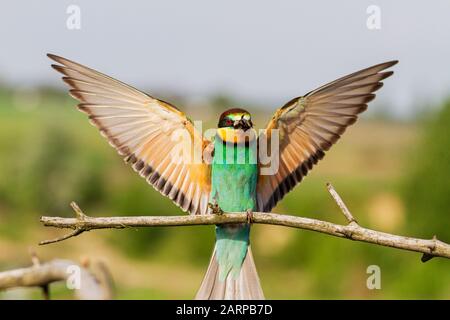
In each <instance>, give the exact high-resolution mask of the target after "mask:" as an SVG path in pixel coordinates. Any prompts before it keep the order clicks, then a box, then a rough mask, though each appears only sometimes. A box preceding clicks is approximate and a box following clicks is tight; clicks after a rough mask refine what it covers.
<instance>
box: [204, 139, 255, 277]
mask: <svg viewBox="0 0 450 320" xmlns="http://www.w3.org/2000/svg"><path fill="white" fill-rule="evenodd" d="M256 152H257V151H256V147H255V145H253V144H252V143H248V144H246V145H245V144H231V143H224V142H223V141H222V140H221V139H220V138H219V137H216V138H215V141H214V158H213V163H212V168H211V170H212V171H211V174H212V188H211V197H210V199H211V202H213V203H214V202H216V203H217V204H218V205H219V207H220V208H221V209H222V210H223V211H227V212H233V211H239V212H242V211H247V210H248V209H251V210H255V209H256V183H257V177H258V166H257V163H256V159H257V158H256V155H257V153H256ZM249 235H250V227H249V226H248V225H227V226H218V227H217V228H216V259H217V261H218V263H219V268H220V275H219V279H220V280H222V281H223V280H225V278H226V277H227V275H228V274H230V273H231V275H232V277H234V278H236V277H237V276H238V275H239V271H240V268H241V265H242V262H243V261H244V258H245V255H246V253H247V246H248V244H249Z"/></svg>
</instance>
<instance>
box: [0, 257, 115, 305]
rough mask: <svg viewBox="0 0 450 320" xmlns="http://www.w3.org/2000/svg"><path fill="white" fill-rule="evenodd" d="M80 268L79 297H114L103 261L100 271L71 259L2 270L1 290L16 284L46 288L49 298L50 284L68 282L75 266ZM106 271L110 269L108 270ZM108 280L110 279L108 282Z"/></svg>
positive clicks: (94, 298) (76, 295)
mask: <svg viewBox="0 0 450 320" xmlns="http://www.w3.org/2000/svg"><path fill="white" fill-rule="evenodd" d="M74 266H75V267H77V268H79V269H77V270H79V276H80V282H79V284H80V286H79V288H75V289H74V290H75V297H77V298H78V299H81V300H105V299H111V298H112V295H113V293H112V287H111V285H110V283H111V281H110V276H109V273H105V274H102V272H107V269H106V268H105V266H104V265H103V264H101V265H99V269H98V270H99V271H100V272H99V274H94V273H93V272H92V271H90V270H88V269H86V268H83V267H81V266H79V265H78V264H77V263H75V262H72V261H69V260H60V259H55V260H52V261H49V262H46V263H39V264H34V263H33V266H31V267H28V268H21V269H14V270H9V271H3V272H0V290H5V289H9V288H15V287H41V288H46V290H47V292H45V291H44V297H45V298H46V299H47V297H48V296H46V295H45V294H47V295H48V294H49V293H48V286H49V285H50V284H51V283H53V282H57V281H67V280H68V279H69V277H70V276H72V275H74V274H75V273H74V272H73V270H74V269H73V267H74ZM105 270H106V271H105ZM107 280H108V281H107Z"/></svg>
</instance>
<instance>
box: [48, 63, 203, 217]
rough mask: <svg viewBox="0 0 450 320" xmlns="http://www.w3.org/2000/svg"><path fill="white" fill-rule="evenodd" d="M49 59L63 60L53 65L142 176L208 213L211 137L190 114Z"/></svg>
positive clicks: (99, 75)
mask: <svg viewBox="0 0 450 320" xmlns="http://www.w3.org/2000/svg"><path fill="white" fill-rule="evenodd" d="M48 57H49V58H51V59H52V60H54V61H56V62H57V63H59V64H57V65H52V67H53V68H54V69H55V70H57V71H59V72H60V73H62V74H63V78H62V79H63V81H64V82H65V83H67V84H68V85H69V87H70V88H71V89H70V95H71V96H72V97H74V98H75V99H77V100H79V101H80V102H81V103H80V104H79V105H78V109H79V110H80V111H82V112H85V113H87V114H88V116H89V119H90V122H91V123H92V124H93V125H95V126H96V127H97V128H98V129H99V130H100V133H101V134H102V135H103V136H105V137H106V138H107V139H108V141H109V143H110V144H111V145H112V146H113V147H114V148H115V149H116V150H117V151H118V153H119V154H120V155H122V156H123V157H124V158H125V161H126V162H128V163H130V164H131V165H132V166H133V169H134V170H135V171H136V172H138V173H139V175H140V176H142V177H143V178H145V179H146V180H147V182H148V183H149V184H151V185H152V186H153V187H154V188H155V189H156V190H158V191H159V192H161V194H163V195H165V196H167V197H169V198H170V199H172V200H173V201H174V202H175V204H177V205H178V206H179V207H181V209H182V210H184V211H188V212H190V213H191V214H205V213H207V212H208V202H209V193H210V189H211V181H210V166H209V164H207V163H205V162H204V161H202V160H203V159H202V156H203V151H204V149H205V148H206V147H207V146H208V144H209V141H207V140H203V138H202V136H201V134H200V133H199V132H198V131H196V130H195V128H194V127H193V125H192V123H191V122H190V121H189V120H188V119H187V117H186V115H185V114H184V113H182V112H181V111H179V110H178V109H177V108H176V107H174V106H173V105H171V104H169V103H167V102H164V101H161V100H158V99H155V98H153V97H151V96H149V95H147V94H145V93H143V92H141V91H139V90H137V89H135V88H132V87H130V86H128V85H126V84H124V83H122V82H120V81H117V80H115V79H113V78H111V77H108V76H106V75H104V74H102V73H100V72H97V71H95V70H92V69H90V68H87V67H85V66H82V65H80V64H78V63H75V62H73V61H70V60H67V59H64V58H62V57H58V56H55V55H51V54H49V55H48ZM176 150H179V151H180V152H179V153H178V154H177V153H176V152H174V151H176ZM177 156H178V157H177ZM194 157H195V158H194ZM199 157H200V159H199ZM194 160H195V161H194Z"/></svg>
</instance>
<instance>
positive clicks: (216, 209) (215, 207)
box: [208, 203, 223, 215]
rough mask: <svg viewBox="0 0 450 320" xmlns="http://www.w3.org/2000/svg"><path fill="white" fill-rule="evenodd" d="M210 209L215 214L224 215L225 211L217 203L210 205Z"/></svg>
mask: <svg viewBox="0 0 450 320" xmlns="http://www.w3.org/2000/svg"><path fill="white" fill-rule="evenodd" d="M208 208H210V209H211V210H212V213H213V214H218V215H220V214H222V213H223V210H222V209H221V208H220V207H219V205H218V204H217V203H208Z"/></svg>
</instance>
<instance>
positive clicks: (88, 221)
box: [40, 185, 450, 262]
mask: <svg viewBox="0 0 450 320" xmlns="http://www.w3.org/2000/svg"><path fill="white" fill-rule="evenodd" d="M327 187H328V190H329V191H330V193H331V194H332V196H333V198H334V199H335V201H336V202H337V203H338V205H339V207H340V208H341V210H342V212H343V213H344V215H345V217H346V218H347V221H349V224H347V225H340V224H334V223H331V222H327V221H322V220H317V219H311V218H304V217H297V216H292V215H282V214H274V213H267V212H253V220H252V222H253V223H260V224H272V225H279V226H285V227H293V228H298V229H304V230H311V231H316V232H321V233H325V234H328V235H331V236H335V237H340V238H347V239H351V240H355V241H361V242H367V243H372V244H376V245H381V246H386V247H393V248H397V249H402V250H409V251H416V252H421V253H423V254H424V257H423V258H422V261H424V262H425V261H427V260H429V259H430V258H431V257H443V258H448V259H450V244H447V243H444V242H442V241H439V240H438V239H437V238H436V237H433V238H432V239H429V240H428V239H418V238H411V237H404V236H398V235H394V234H389V233H385V232H380V231H376V230H372V229H367V228H363V227H361V226H360V225H358V224H357V222H356V220H355V219H354V218H353V216H352V215H351V213H350V211H349V210H348V209H347V207H346V206H345V204H344V202H343V201H342V199H341V197H340V196H339V195H338V194H337V192H336V190H334V188H333V187H332V186H331V185H327ZM72 207H74V208H75V207H76V208H78V206H76V205H75V206H74V205H72ZM76 213H77V218H61V217H46V216H43V217H41V220H40V221H41V222H42V223H43V225H44V226H50V227H56V228H69V229H74V232H71V233H70V234H68V235H65V236H63V237H61V238H57V239H54V240H46V241H42V242H41V243H40V244H48V243H53V242H58V241H62V240H65V239H68V238H70V237H73V236H75V235H78V234H81V233H82V232H84V231H89V230H93V229H111V228H115V229H123V228H127V227H133V228H135V227H157V226H165V227H169V226H194V225H218V224H227V223H246V222H247V219H248V215H247V213H246V212H224V213H223V214H220V215H216V214H208V215H193V216H189V215H184V216H133V217H132V216H127V217H101V218H94V217H90V216H87V215H85V214H84V213H82V211H81V210H80V209H79V208H78V209H77V210H76ZM80 213H81V214H82V216H81V215H80Z"/></svg>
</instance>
